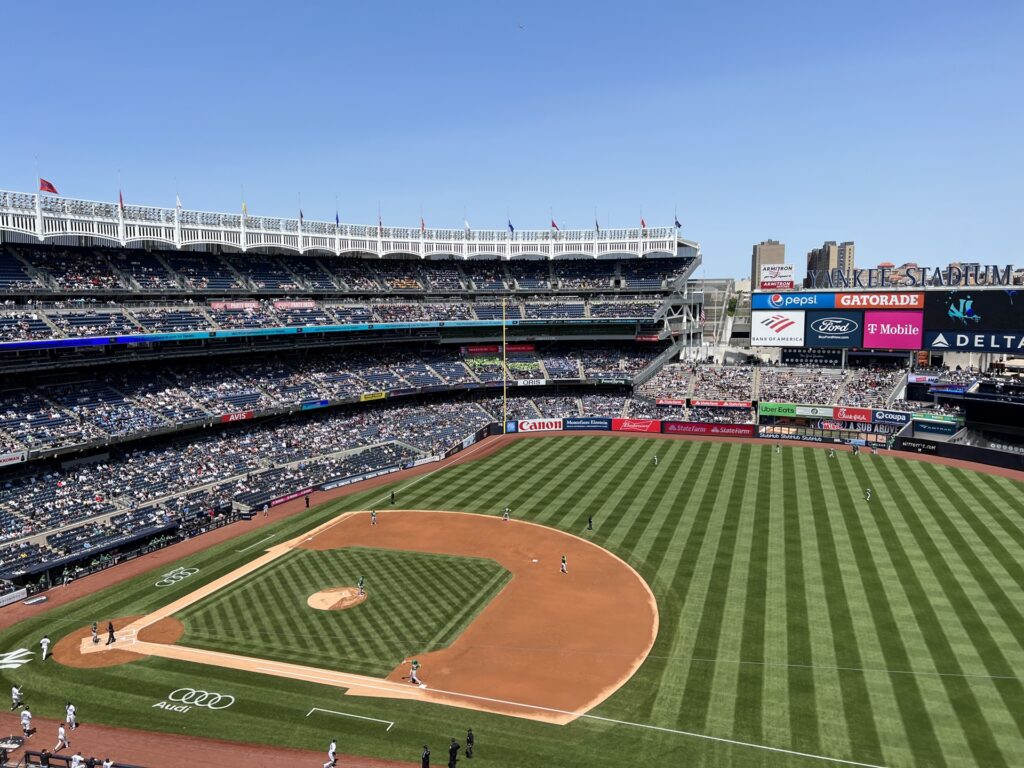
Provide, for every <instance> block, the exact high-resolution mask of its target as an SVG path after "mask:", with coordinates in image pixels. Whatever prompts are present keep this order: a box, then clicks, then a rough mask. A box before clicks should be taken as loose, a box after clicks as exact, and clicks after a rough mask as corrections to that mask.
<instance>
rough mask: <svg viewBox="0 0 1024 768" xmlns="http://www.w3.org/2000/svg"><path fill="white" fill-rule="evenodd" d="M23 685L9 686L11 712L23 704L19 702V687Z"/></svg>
mask: <svg viewBox="0 0 1024 768" xmlns="http://www.w3.org/2000/svg"><path fill="white" fill-rule="evenodd" d="M22 688H24V686H23V685H12V686H11V712H13V711H14V710H16V709H17V708H18V707H21V706H24V705H23V704H22V703H21V689H22Z"/></svg>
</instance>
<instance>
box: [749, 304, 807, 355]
mask: <svg viewBox="0 0 1024 768" xmlns="http://www.w3.org/2000/svg"><path fill="white" fill-rule="evenodd" d="M750 343H751V345H753V346H755V347H802V346H803V345H804V313H803V312H802V311H792V310H790V311H778V312H751V319H750Z"/></svg>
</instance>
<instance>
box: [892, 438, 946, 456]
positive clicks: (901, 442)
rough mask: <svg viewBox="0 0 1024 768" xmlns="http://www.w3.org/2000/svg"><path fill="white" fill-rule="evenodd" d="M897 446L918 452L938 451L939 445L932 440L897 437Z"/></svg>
mask: <svg viewBox="0 0 1024 768" xmlns="http://www.w3.org/2000/svg"><path fill="white" fill-rule="evenodd" d="M896 441H897V442H896V447H897V448H899V449H900V450H901V451H917V452H918V453H937V452H938V449H939V446H938V444H937V443H933V442H931V441H930V440H915V439H913V438H912V437H899V438H896Z"/></svg>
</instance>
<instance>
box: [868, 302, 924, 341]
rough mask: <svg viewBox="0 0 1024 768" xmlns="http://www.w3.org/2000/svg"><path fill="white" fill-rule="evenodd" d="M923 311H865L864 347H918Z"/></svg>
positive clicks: (922, 323)
mask: <svg viewBox="0 0 1024 768" xmlns="http://www.w3.org/2000/svg"><path fill="white" fill-rule="evenodd" d="M923 327H924V312H889V311H880V312H877V311H876V312H865V313H864V347H865V349H920V348H921V341H922V340H923V339H922V329H923Z"/></svg>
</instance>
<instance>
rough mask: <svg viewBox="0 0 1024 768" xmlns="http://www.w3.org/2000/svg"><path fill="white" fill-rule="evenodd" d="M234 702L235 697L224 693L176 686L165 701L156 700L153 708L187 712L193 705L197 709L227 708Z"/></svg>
mask: <svg viewBox="0 0 1024 768" xmlns="http://www.w3.org/2000/svg"><path fill="white" fill-rule="evenodd" d="M234 703H235V697H234V696H231V695H229V694H225V693H215V692H213V691H204V690H201V689H198V688H178V689H177V690H174V691H171V692H170V693H169V694H167V699H166V700H165V701H158V702H157V703H156V704H154V705H153V709H165V710H167V711H168V712H188V711H189V710H191V709H192V708H193V707H196V708H199V709H212V710H218V709H227V708H228V707H230V706H231V705H232V704H234Z"/></svg>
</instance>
